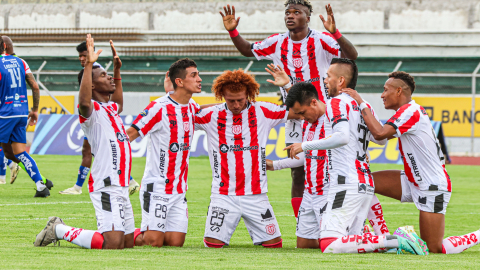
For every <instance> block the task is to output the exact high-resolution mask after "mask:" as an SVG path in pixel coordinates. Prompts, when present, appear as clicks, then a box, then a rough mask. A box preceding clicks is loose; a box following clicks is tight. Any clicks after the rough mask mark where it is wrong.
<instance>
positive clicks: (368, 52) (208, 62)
mask: <svg viewBox="0 0 480 270" xmlns="http://www.w3.org/2000/svg"><path fill="white" fill-rule="evenodd" d="M311 2H312V5H313V9H314V13H313V14H312V17H311V23H310V27H311V28H313V29H317V30H319V31H324V27H323V24H322V23H321V20H320V19H319V18H318V16H319V15H320V14H323V15H324V16H325V14H326V12H325V4H327V3H330V4H331V5H332V8H333V11H334V15H335V20H336V24H337V28H338V29H339V30H341V32H342V34H343V35H344V36H345V37H347V38H348V39H349V40H350V41H351V42H352V43H353V44H354V45H355V46H356V48H357V51H358V53H359V58H358V60H357V64H358V67H359V72H360V76H359V81H358V85H357V90H358V91H359V92H361V93H363V94H364V98H365V99H366V100H367V101H369V102H370V103H371V104H372V105H373V107H374V109H375V110H376V111H377V113H378V114H379V115H380V118H381V119H388V118H389V117H390V116H391V115H393V111H386V110H384V109H383V102H382V100H381V99H380V93H381V92H382V91H383V84H384V82H385V81H386V79H387V78H388V77H387V75H388V73H390V72H392V71H395V70H401V71H406V72H409V73H411V74H412V75H413V76H414V77H415V81H416V84H417V89H416V91H415V94H414V97H415V100H416V101H417V103H419V104H421V105H422V106H424V107H425V109H426V110H427V112H428V114H429V116H430V117H431V119H432V120H435V121H439V122H441V126H442V129H443V134H444V136H445V138H444V142H445V145H446V146H447V147H448V151H449V152H450V155H452V156H480V97H479V98H477V97H476V96H478V95H479V94H480V78H479V77H480V75H478V71H479V69H480V2H479V1H478V0H477V1H471V0H457V1H450V0H436V1H421V0H417V1H413V0H412V1H407V0H391V1H376V0H365V1H330V2H327V1H311ZM0 3H1V5H0V32H1V35H7V36H9V37H10V38H11V39H12V40H13V43H14V47H15V53H16V54H17V55H18V56H19V57H21V58H23V59H25V60H26V61H27V63H28V64H29V65H30V68H31V69H32V71H33V72H34V74H35V76H36V78H37V81H39V82H41V84H40V85H41V90H42V89H43V90H45V91H41V92H42V96H43V97H42V101H41V106H40V107H41V113H44V114H75V113H77V112H76V110H75V109H74V108H76V103H77V92H78V82H77V74H78V72H79V71H80V70H81V66H80V62H79V60H78V53H77V51H76V50H75V47H76V46H77V45H78V44H79V43H80V42H82V41H83V40H85V35H86V34H87V33H91V34H92V35H93V37H94V38H95V45H96V49H97V50H98V49H103V50H104V51H103V53H102V54H101V59H100V60H99V62H100V63H101V64H102V65H103V66H104V67H106V68H109V70H110V71H111V70H112V68H113V67H112V66H111V62H110V61H111V52H110V48H109V44H108V40H110V39H112V40H113V41H114V42H115V46H116V48H117V50H118V52H119V54H120V56H121V59H122V61H123V68H122V74H123V75H122V77H123V81H122V82H123V87H124V91H125V100H126V101H125V102H126V104H125V106H124V107H125V111H124V112H123V114H126V115H137V114H138V113H139V112H140V111H141V110H143V108H144V107H145V106H146V105H147V104H148V103H149V102H150V101H151V100H153V99H155V98H157V97H159V96H161V95H164V89H163V80H164V77H165V72H166V71H167V70H168V67H169V66H170V65H171V64H172V63H173V62H174V61H176V60H177V59H180V58H183V57H190V58H192V59H194V60H195V61H196V62H197V64H198V68H199V70H200V73H201V77H202V79H203V83H202V84H203V93H202V94H201V95H199V96H198V97H197V102H199V103H211V102H213V101H214V99H213V96H212V95H211V91H210V88H211V85H212V82H213V79H214V78H215V77H216V76H218V75H219V74H220V73H222V72H223V71H224V70H227V69H229V70H231V69H238V68H243V69H246V68H248V69H249V71H251V72H252V73H253V74H255V75H256V78H257V81H258V82H259V83H261V96H262V98H264V99H265V100H270V101H277V100H278V99H279V96H278V93H277V92H278V88H277V87H274V86H271V85H269V84H268V83H267V82H266V81H265V80H266V79H267V78H268V77H269V76H267V75H268V74H267V73H266V72H265V70H264V68H265V67H266V65H267V64H268V62H267V61H260V62H259V61H256V60H255V59H254V58H246V57H243V56H241V55H240V54H239V53H238V52H237V50H236V49H235V47H234V46H233V43H232V42H231V40H230V38H229V35H228V33H227V32H226V31H225V29H224V27H223V23H222V19H221V16H220V15H219V14H218V11H220V10H221V9H222V8H223V6H224V5H226V4H231V5H234V6H235V7H236V11H237V16H240V17H241V20H240V24H239V27H238V30H239V32H240V34H241V35H242V36H243V37H245V38H246V39H248V40H249V41H251V42H256V41H261V40H263V39H265V38H266V37H268V36H269V35H271V34H274V33H283V32H286V28H285V25H284V19H283V17H284V5H283V3H284V1H273V0H265V1H261V0H256V1H221V0H217V1H142V0H130V1H105V0H89V1H87V0H63V1H48V0H37V1H35V0H0ZM47 90H48V91H49V92H50V93H51V94H52V95H53V96H55V98H56V99H57V101H58V103H57V101H55V100H54V99H52V98H51V97H50V96H49V95H48V94H47ZM59 103H60V104H61V105H60V104H59ZM30 104H31V103H30ZM31 131H32V130H31Z"/></svg>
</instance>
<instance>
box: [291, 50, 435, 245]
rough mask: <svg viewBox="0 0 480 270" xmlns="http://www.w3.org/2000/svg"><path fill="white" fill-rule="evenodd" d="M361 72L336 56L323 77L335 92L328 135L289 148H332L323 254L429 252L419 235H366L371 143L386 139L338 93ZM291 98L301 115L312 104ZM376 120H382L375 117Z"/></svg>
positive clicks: (296, 150)
mask: <svg viewBox="0 0 480 270" xmlns="http://www.w3.org/2000/svg"><path fill="white" fill-rule="evenodd" d="M357 77H358V69H357V66H356V64H355V62H354V61H352V60H348V59H344V58H340V59H333V61H332V65H331V66H330V68H329V69H328V71H327V78H326V79H325V84H326V85H327V87H328V91H329V95H330V96H331V97H332V99H331V100H330V101H329V102H328V103H327V109H326V112H325V124H324V125H325V127H324V128H325V133H326V134H325V136H326V137H325V138H324V139H320V140H312V141H306V142H303V143H295V144H293V145H291V146H288V147H287V148H290V156H291V157H292V158H294V157H296V155H297V154H298V153H301V152H303V151H313V150H326V149H331V150H330V151H331V152H330V153H331V154H330V156H329V158H328V174H329V177H330V187H329V191H328V196H327V207H326V212H325V214H324V215H323V216H322V222H321V230H320V248H321V249H322V252H325V253H357V252H358V253H365V252H378V251H380V250H381V249H392V248H397V249H398V251H399V252H400V250H405V251H407V252H410V253H412V254H417V255H425V254H428V250H427V248H426V246H425V245H422V244H423V242H422V243H420V241H421V239H418V240H419V241H417V239H411V238H410V239H409V238H404V237H401V236H391V235H376V236H371V235H370V234H365V235H362V233H363V229H364V223H365V220H366V218H367V214H368V211H369V209H370V206H371V203H372V197H373V196H374V189H375V188H374V182H373V177H372V174H371V172H370V168H369V164H368V162H367V160H366V151H367V148H368V143H369V141H374V142H376V143H378V144H385V143H386V140H382V141H379V140H375V139H374V138H373V136H371V134H370V132H369V130H368V128H367V126H366V125H365V123H364V121H363V118H362V116H361V114H360V111H359V107H358V104H357V103H356V102H355V100H354V99H353V98H351V97H350V96H348V95H346V94H340V92H339V90H340V89H343V88H346V87H350V88H355V86H356V83H357ZM289 97H290V95H289V96H288V97H287V101H288V104H289V105H291V108H290V110H292V111H293V112H295V113H297V114H298V113H301V112H302V110H303V108H304V106H305V105H306V104H307V105H308V103H309V102H308V101H309V100H308V99H307V100H303V99H302V95H295V96H294V95H292V97H291V98H289ZM305 101H307V102H305ZM302 105H304V106H302ZM366 106H370V105H368V104H367V105H366ZM374 119H375V121H377V122H378V121H379V120H378V119H377V118H376V117H375V116H374ZM296 158H298V157H296ZM412 238H413V237H412Z"/></svg>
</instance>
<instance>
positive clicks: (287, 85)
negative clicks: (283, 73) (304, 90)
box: [283, 81, 292, 89]
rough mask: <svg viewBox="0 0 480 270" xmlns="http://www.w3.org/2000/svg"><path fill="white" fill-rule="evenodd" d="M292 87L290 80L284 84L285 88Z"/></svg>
mask: <svg viewBox="0 0 480 270" xmlns="http://www.w3.org/2000/svg"><path fill="white" fill-rule="evenodd" d="M291 87H292V83H291V82H290V81H288V83H287V84H285V85H284V86H283V89H289V88H291Z"/></svg>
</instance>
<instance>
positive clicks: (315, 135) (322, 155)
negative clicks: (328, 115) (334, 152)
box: [303, 115, 330, 195]
mask: <svg viewBox="0 0 480 270" xmlns="http://www.w3.org/2000/svg"><path fill="white" fill-rule="evenodd" d="M323 118H324V116H323V115H322V116H321V117H320V118H318V120H317V121H316V122H315V123H313V124H312V123H309V122H307V121H304V123H303V141H304V142H307V141H313V140H321V139H323V138H325V127H324V120H323ZM327 151H330V150H308V151H305V161H304V170H305V190H307V192H308V193H310V194H316V195H323V194H324V185H325V184H327V183H328V180H329V179H328V156H327ZM325 194H326V193H325Z"/></svg>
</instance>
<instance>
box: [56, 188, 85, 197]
mask: <svg viewBox="0 0 480 270" xmlns="http://www.w3.org/2000/svg"><path fill="white" fill-rule="evenodd" d="M58 193H60V194H63V195H80V194H82V190H81V189H77V188H76V187H75V186H73V187H71V188H67V189H65V190H62V191H59V192H58Z"/></svg>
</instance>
